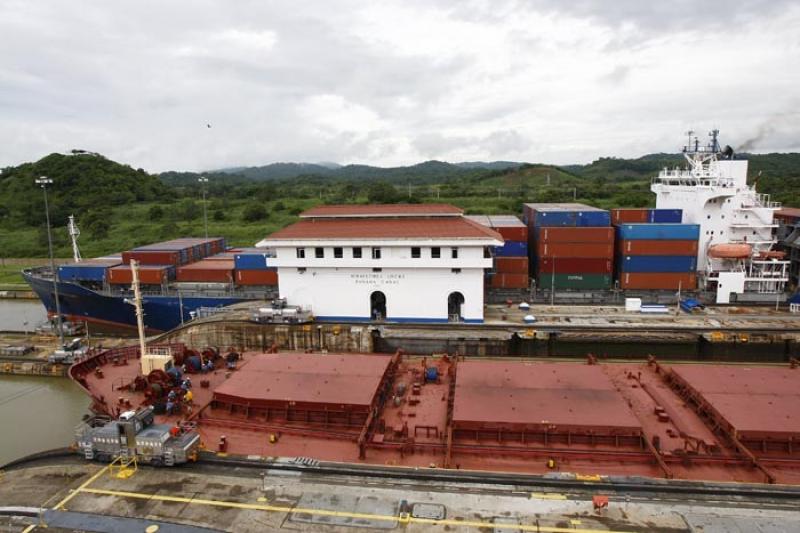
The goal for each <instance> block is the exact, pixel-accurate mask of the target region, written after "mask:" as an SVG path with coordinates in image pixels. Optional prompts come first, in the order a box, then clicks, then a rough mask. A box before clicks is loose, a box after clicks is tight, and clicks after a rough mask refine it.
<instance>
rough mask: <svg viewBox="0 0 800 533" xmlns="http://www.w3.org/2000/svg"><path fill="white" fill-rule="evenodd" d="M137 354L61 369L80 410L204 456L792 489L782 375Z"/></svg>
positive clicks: (795, 457)
mask: <svg viewBox="0 0 800 533" xmlns="http://www.w3.org/2000/svg"><path fill="white" fill-rule="evenodd" d="M140 346H141V347H140ZM140 346H133V347H127V348H115V349H111V350H105V351H99V352H95V353H94V354H92V355H91V356H90V357H89V358H87V359H85V360H83V361H81V362H79V363H77V364H75V365H73V366H72V367H71V368H70V371H69V373H70V376H71V378H72V379H73V380H75V382H76V383H78V384H79V385H80V386H81V387H82V388H83V389H84V391H85V392H86V393H87V395H89V396H90V397H91V399H92V410H93V411H94V412H95V413H97V414H98V415H101V416H103V417H106V418H105V420H107V419H108V418H107V417H111V418H115V417H118V416H120V415H121V414H124V413H130V412H135V411H142V410H149V409H152V410H153V412H154V413H155V422H156V423H157V424H161V425H163V426H159V427H165V428H166V427H174V428H175V432H176V433H177V434H180V433H182V432H186V431H190V432H191V433H192V434H193V435H195V434H196V435H199V437H200V440H201V444H200V447H201V449H204V450H205V451H206V452H212V453H217V454H219V455H220V456H241V457H242V458H245V457H246V458H247V459H248V460H251V461H259V460H265V459H266V458H272V460H278V461H286V462H297V461H300V462H302V463H303V464H313V463H314V462H315V461H335V462H338V463H354V464H368V465H369V464H371V465H380V466H382V467H385V466H390V467H391V466H396V467H415V468H426V469H427V468H436V469H463V470H479V471H491V472H512V473H516V474H520V473H529V474H543V475H546V476H551V477H552V476H557V477H565V476H572V478H573V479H574V478H577V479H584V480H596V481H602V480H607V479H615V476H624V477H625V478H634V479H636V478H639V479H641V477H648V478H660V479H662V480H695V481H718V482H723V481H724V482H736V483H767V484H771V483H776V484H791V485H800V446H798V445H797V442H798V440H799V439H800V418H799V417H798V416H797V413H796V409H795V407H794V406H796V405H797V402H798V401H800V395H798V387H797V382H798V372H800V370H798V369H797V368H795V365H790V364H782V365H771V366H767V365H742V364H738V365H729V366H726V365H719V364H665V363H661V362H659V361H657V360H655V359H654V358H652V357H651V358H648V359H647V360H644V361H638V362H637V361H628V362H625V363H607V362H600V361H598V360H597V359H596V358H594V357H592V356H589V357H587V359H586V361H585V363H581V362H550V361H548V362H545V361H535V360H523V359H509V358H503V359H491V358H481V359H471V358H465V357H463V356H458V355H455V354H449V355H448V354H439V355H436V356H431V355H428V356H411V355H407V354H404V353H402V351H398V352H397V353H395V354H394V355H386V354H355V353H297V352H280V351H278V349H277V348H276V347H275V345H273V348H271V349H268V350H266V351H265V352H241V351H239V350H237V349H235V348H226V349H224V350H222V351H220V350H218V349H216V348H210V347H209V348H203V349H201V350H195V349H191V348H189V347H187V346H184V345H181V344H170V345H160V346H159V345H152V346H145V345H144V341H143V340H142V341H141V345H140ZM142 353H144V355H142ZM189 391H191V393H192V394H191V395H188V394H187V393H188V392H189ZM666 486H667V485H666V484H664V485H663V487H666Z"/></svg>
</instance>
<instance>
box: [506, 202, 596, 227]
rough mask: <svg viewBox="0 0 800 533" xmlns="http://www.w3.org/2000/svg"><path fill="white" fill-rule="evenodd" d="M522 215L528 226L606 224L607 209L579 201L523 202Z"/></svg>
mask: <svg viewBox="0 0 800 533" xmlns="http://www.w3.org/2000/svg"><path fill="white" fill-rule="evenodd" d="M522 210H523V216H524V219H525V222H526V224H527V225H528V227H529V228H530V227H533V226H549V227H558V226H608V225H609V224H610V223H611V217H610V215H609V213H608V211H605V210H603V209H598V208H596V207H592V206H589V205H585V204H579V203H532V204H523V206H522Z"/></svg>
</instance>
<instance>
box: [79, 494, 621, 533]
mask: <svg viewBox="0 0 800 533" xmlns="http://www.w3.org/2000/svg"><path fill="white" fill-rule="evenodd" d="M76 492H85V493H89V494H101V495H104V496H116V497H119V498H136V499H140V500H152V501H164V502H177V503H188V504H198V505H209V506H213V507H228V508H232V509H247V510H254V511H267V512H275V513H287V514H309V515H314V516H337V517H342V518H359V519H365V520H379V521H384V522H399V521H400V517H399V516H397V515H382V514H370V513H354V512H350V511H331V510H328V509H304V508H302V507H289V506H285V505H264V504H255V503H239V502H226V501H221V500H206V499H202V498H186V497H183V496H168V495H159V494H145V493H141V492H126V491H117V490H106V489H92V488H86V487H82V488H80V489H77V490H76ZM408 522H409V523H415V524H426V525H432V526H462V527H474V528H489V527H491V528H494V527H512V528H513V529H519V530H522V531H541V532H544V533H626V532H623V531H610V530H607V529H575V528H572V527H570V528H563V527H551V526H537V525H535V524H531V525H527V524H519V525H516V524H515V525H513V526H504V525H501V524H495V523H494V522H485V521H477V520H454V519H442V520H435V519H431V518H414V517H409V518H408Z"/></svg>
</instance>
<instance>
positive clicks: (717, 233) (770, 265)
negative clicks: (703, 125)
mask: <svg viewBox="0 0 800 533" xmlns="http://www.w3.org/2000/svg"><path fill="white" fill-rule="evenodd" d="M718 133H719V132H718V131H717V130H713V131H712V132H710V133H709V137H710V142H709V143H708V144H707V145H706V146H700V143H699V140H698V138H697V137H696V136H694V134H693V132H689V144H688V145H687V146H686V147H684V150H683V152H684V156H685V158H686V161H687V163H688V166H687V168H684V169H677V168H676V169H664V170H662V171H661V172H660V173H659V175H658V177H656V178H654V179H653V182H652V184H651V186H650V189H651V190H652V191H653V192H654V193H655V194H656V208H666V209H682V210H683V223H685V224H699V225H700V242H699V245H698V254H697V267H698V270H700V274H701V279H704V280H705V284H706V288H707V289H709V290H716V291H717V303H729V302H730V301H731V296H730V295H731V294H732V293H733V294H738V295H744V299H747V298H748V297H752V295H775V294H779V293H782V292H783V290H784V287H785V284H786V282H787V281H788V277H787V274H786V266H787V265H788V262H787V261H783V260H781V258H780V256H779V255H777V254H774V253H770V252H771V250H772V249H773V246H774V245H775V243H776V240H775V237H774V228H775V227H777V226H776V224H775V223H774V221H773V216H774V213H775V211H776V210H778V209H779V208H780V204H779V203H777V202H772V201H770V198H769V195H766V194H759V193H758V192H756V189H755V184H753V185H748V184H747V161H744V160H735V159H733V156H734V154H733V150H732V149H731V148H730V147H726V149H725V150H724V151H721V150H720V147H719V144H718V141H717V135H718ZM729 245H736V246H729ZM739 298H740V299H741V298H742V297H741V296H740V297H739ZM764 298H765V297H764V296H761V297H758V296H756V297H754V298H752V299H764Z"/></svg>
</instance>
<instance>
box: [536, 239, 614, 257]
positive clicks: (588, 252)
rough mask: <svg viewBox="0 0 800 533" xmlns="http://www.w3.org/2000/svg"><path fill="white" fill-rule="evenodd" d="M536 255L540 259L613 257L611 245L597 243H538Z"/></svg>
mask: <svg viewBox="0 0 800 533" xmlns="http://www.w3.org/2000/svg"><path fill="white" fill-rule="evenodd" d="M536 251H537V254H538V256H539V257H540V258H542V257H555V258H561V257H594V258H603V259H611V258H612V257H614V245H613V244H597V243H568V244H551V243H539V245H538V246H537V247H536Z"/></svg>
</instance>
